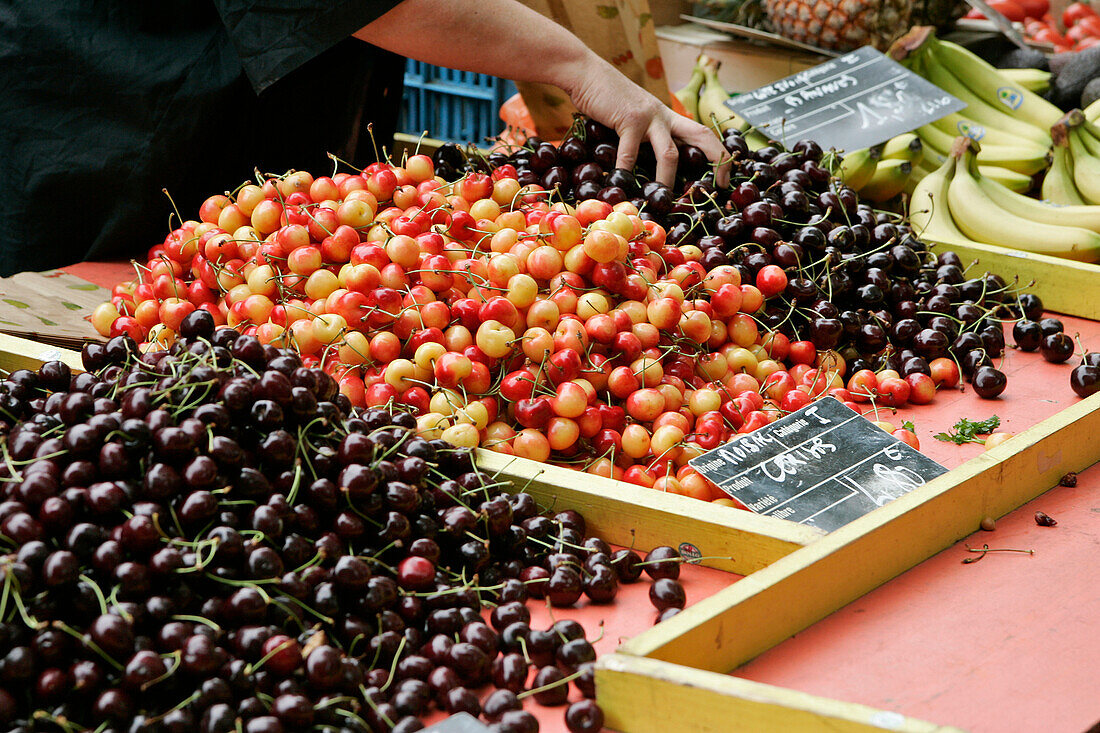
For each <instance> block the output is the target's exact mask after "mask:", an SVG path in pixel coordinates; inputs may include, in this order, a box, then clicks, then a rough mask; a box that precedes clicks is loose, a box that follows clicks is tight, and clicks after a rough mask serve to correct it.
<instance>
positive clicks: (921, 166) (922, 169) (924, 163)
mask: <svg viewBox="0 0 1100 733" xmlns="http://www.w3.org/2000/svg"><path fill="white" fill-rule="evenodd" d="M940 165H942V164H941V163H933V162H932V161H930V160H929V159H928V158H927V157H923V156H922V157H921V159H920V160H918V161H915V162H914V163H913V170H912V171H911V172H910V173H909V177H910V178H917V179H918V180H919V179H920V178H924V177H925V176H927V175H928V174H930V173H931V172H932V171H934V170H936V169H937V168H939V167H940Z"/></svg>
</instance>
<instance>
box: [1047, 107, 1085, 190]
mask: <svg viewBox="0 0 1100 733" xmlns="http://www.w3.org/2000/svg"><path fill="white" fill-rule="evenodd" d="M1050 131H1051V133H1052V134H1053V135H1054V149H1053V150H1052V151H1051V163H1050V168H1049V169H1048V170H1047V172H1046V175H1044V176H1043V187H1042V190H1041V195H1042V197H1043V200H1044V201H1049V202H1050V203H1052V204H1054V205H1056V206H1084V205H1085V199H1083V198H1082V197H1081V192H1080V191H1078V190H1077V184H1075V183H1074V182H1073V159H1072V158H1071V157H1070V152H1069V139H1068V138H1069V134H1068V133H1069V131H1068V130H1067V129H1066V126H1065V125H1064V124H1058V125H1055V126H1054V127H1052V128H1051V130H1050Z"/></svg>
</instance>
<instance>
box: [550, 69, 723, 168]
mask: <svg viewBox="0 0 1100 733" xmlns="http://www.w3.org/2000/svg"><path fill="white" fill-rule="evenodd" d="M573 78H574V79H576V83H575V84H573V85H572V87H571V88H567V89H566V91H567V92H569V96H570V98H571V99H572V100H573V104H574V105H575V106H576V107H577V109H578V110H579V111H580V112H582V113H584V114H586V115H588V116H589V117H591V118H592V119H594V120H596V121H597V122H601V123H603V124H605V125H607V126H608V127H610V128H612V129H614V130H615V131H616V132H617V133H618V134H619V153H618V158H617V159H616V161H615V166H616V167H617V168H626V169H631V168H633V167H634V163H635V161H636V160H637V157H638V146H639V145H640V144H641V143H642V141H643V140H648V141H649V143H650V144H651V145H652V146H653V153H654V155H655V156H656V158H657V180H658V181H660V182H661V183H664V184H666V185H672V183H673V181H674V180H675V178H676V163H677V160H678V157H679V153H678V151H677V149H676V141H677V140H679V141H680V142H683V143H687V144H688V145H694V146H695V147H697V148H699V149H700V150H702V151H703V153H705V154H706V156H707V158H708V159H709V160H710V161H711V162H712V163H714V164H715V171H714V179H715V183H716V184H717V185H719V186H725V185H726V184H727V183H729V169H730V164H729V161H730V156H729V154H728V153H727V152H726V149H725V148H724V147H723V146H722V142H721V141H720V140H719V139H718V137H717V136H716V135H715V134H714V132H713V131H712V130H710V129H709V128H707V127H705V126H703V125H701V124H699V123H698V122H695V121H694V120H690V119H688V118H687V117H684V116H683V115H680V114H677V113H676V112H673V111H672V109H670V108H669V107H668V106H667V105H665V104H663V103H662V102H661V101H660V100H659V99H657V98H656V97H654V96H653V95H652V94H650V93H649V92H647V91H646V90H645V89H642V88H641V87H640V86H638V85H637V84H635V83H634V82H632V81H630V80H629V79H627V78H626V77H625V76H623V75H622V74H621V73H620V72H619V71H618V70H616V69H615V68H614V67H613V66H611V65H610V64H609V63H607V62H606V61H604V60H603V59H601V58H599V57H598V56H596V55H595V54H592V55H591V56H590V57H589V58H588V59H587V61H586V63H585V64H584V66H583V67H582V68H581V70H580V71H579V72H577V73H575V74H574V75H573Z"/></svg>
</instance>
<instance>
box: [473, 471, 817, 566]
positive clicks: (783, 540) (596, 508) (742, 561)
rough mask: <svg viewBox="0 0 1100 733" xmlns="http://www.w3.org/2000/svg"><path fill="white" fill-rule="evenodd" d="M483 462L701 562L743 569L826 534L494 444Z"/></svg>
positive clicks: (630, 540) (618, 529)
mask: <svg viewBox="0 0 1100 733" xmlns="http://www.w3.org/2000/svg"><path fill="white" fill-rule="evenodd" d="M478 465H479V467H480V468H481V470H483V471H486V472H487V473H490V474H492V475H493V476H497V477H502V478H506V479H508V480H510V481H512V482H513V484H515V485H517V486H519V487H523V488H524V489H525V490H527V491H529V492H531V493H532V494H535V495H536V498H539V499H542V500H548V501H553V502H554V503H559V502H560V505H561V506H565V507H570V508H574V509H578V510H581V511H582V513H583V514H585V516H586V518H587V519H588V521H589V524H590V525H592V526H593V527H594V528H595V530H596V531H597V533H598V534H599V535H600V536H602V537H604V539H606V540H608V541H609V542H612V543H615V544H623V545H631V544H634V543H635V542H637V543H639V544H638V545H637V546H639V547H640V548H643V547H645V546H646V545H648V544H667V545H672V546H673V547H676V546H678V545H680V544H681V543H682V542H683V543H688V544H691V545H693V546H695V547H696V548H698V550H699V551H700V553H701V554H702V555H703V560H702V561H701V562H702V564H705V565H708V566H710V567H715V568H718V569H721V570H727V571H730V572H734V573H739V574H741V575H747V574H749V573H752V572H755V571H756V570H759V569H760V568H763V567H766V566H767V565H769V564H771V563H772V562H774V561H775V560H777V559H778V558H780V557H783V556H785V555H787V554H790V553H791V552H793V551H795V550H797V549H798V548H799V547H802V546H804V545H806V544H809V543H811V542H815V541H817V540H819V539H820V538H822V537H824V536H825V535H824V533H823V532H821V531H820V530H818V529H815V528H812V527H805V526H802V525H799V524H795V523H793V522H788V521H786V520H782V519H774V518H772V517H765V516H761V515H759V514H754V513H752V512H747V511H744V510H741V509H734V508H732V507H725V506H720V505H711V504H709V503H707V502H702V501H698V500H696V499H692V498H689V497H684V496H676V495H673V494H664V493H661V492H656V491H652V490H650V489H645V488H642V487H638V486H634V485H632V484H628V483H625V482H622V481H614V480H611V479H607V478H603V477H601V476H593V475H591V474H586V473H581V472H577V471H572V470H570V469H567V468H562V467H560V466H552V465H548V464H543V463H538V462H535V461H531V460H527V459H523V458H517V457H515V456H508V455H504V454H501V453H494V452H492V451H485V450H479V452H478ZM646 549H648V548H646ZM727 552H728V556H727Z"/></svg>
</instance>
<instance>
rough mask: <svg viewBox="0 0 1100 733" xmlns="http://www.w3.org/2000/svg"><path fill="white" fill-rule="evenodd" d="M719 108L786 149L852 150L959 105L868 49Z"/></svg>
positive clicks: (910, 73) (947, 112)
mask: <svg viewBox="0 0 1100 733" xmlns="http://www.w3.org/2000/svg"><path fill="white" fill-rule="evenodd" d="M726 106H728V107H729V108H730V109H732V110H733V111H734V112H736V113H737V114H739V115H741V116H742V117H744V118H745V119H746V120H747V121H749V122H750V123H752V124H753V125H755V126H756V127H757V128H759V129H760V130H761V131H762V132H763V133H764V134H766V135H768V136H769V137H771V138H773V139H775V140H778V141H779V142H781V143H783V144H784V145H785V146H787V147H790V146H791V145H793V144H794V143H795V142H797V141H798V140H802V139H809V140H815V141H816V142H817V143H818V144H819V145H821V147H823V148H825V149H826V150H828V149H829V148H836V149H837V150H848V151H851V150H857V149H859V148H866V147H868V146H870V145H878V144H879V143H882V142H886V141H887V140H889V139H890V138H892V137H894V136H895V135H900V134H902V133H904V132H909V131H910V130H915V129H916V128H918V127H920V126H921V125H926V124H928V123H929V122H934V121H936V120H938V119H940V118H941V117H946V116H947V115H949V114H951V113H952V112H957V111H959V110H961V109H963V108H964V107H965V106H966V104H965V103H964V102H962V101H961V100H958V99H956V98H955V97H953V96H951V95H950V94H948V93H947V92H945V91H943V90H942V89H940V88H939V87H936V86H934V85H933V84H931V83H929V82H927V81H925V80H924V79H922V78H921V77H919V76H917V75H916V74H914V73H913V72H911V71H909V70H908V69H906V68H905V67H904V66H902V65H901V64H899V63H897V62H896V61H894V60H893V59H890V58H887V57H886V56H884V55H883V54H882V53H880V52H878V51H876V50H875V49H873V48H871V47H870V46H864V47H863V48H861V49H859V50H857V51H853V52H852V53H849V54H845V55H844V56H840V57H838V58H835V59H831V60H829V61H826V62H825V63H823V64H820V65H818V66H815V67H813V68H811V69H806V70H805V71H801V72H799V73H797V74H795V75H793V76H788V77H787V78H785V79H780V80H779V81H777V82H774V83H772V84H768V85H767V86H763V87H760V88H759V89H756V90H753V91H751V92H746V93H744V94H740V95H738V96H736V97H732V98H730V99H729V100H727V101H726Z"/></svg>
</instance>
